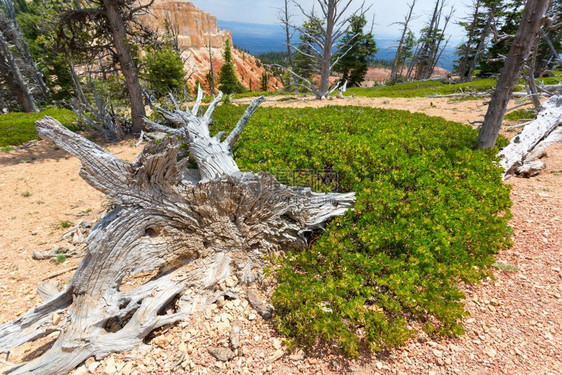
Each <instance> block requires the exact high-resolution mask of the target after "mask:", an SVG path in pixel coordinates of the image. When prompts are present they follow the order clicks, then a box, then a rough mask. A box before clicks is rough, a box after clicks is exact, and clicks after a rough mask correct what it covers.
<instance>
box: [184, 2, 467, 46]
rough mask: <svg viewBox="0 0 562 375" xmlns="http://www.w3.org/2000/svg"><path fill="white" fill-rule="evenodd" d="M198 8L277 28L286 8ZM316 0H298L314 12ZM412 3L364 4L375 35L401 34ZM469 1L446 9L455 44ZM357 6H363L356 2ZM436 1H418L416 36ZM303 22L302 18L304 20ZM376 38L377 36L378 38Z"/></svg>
mask: <svg viewBox="0 0 562 375" xmlns="http://www.w3.org/2000/svg"><path fill="white" fill-rule="evenodd" d="M191 1H192V2H193V3H194V4H195V5H196V6H197V7H199V8H200V9H203V10H204V11H206V12H208V13H211V14H212V15H214V16H216V17H217V18H218V19H219V20H224V21H237V22H246V23H259V24H278V23H279V21H278V20H277V16H278V13H279V10H278V9H279V8H280V7H281V6H283V3H284V1H283V0H191ZM314 1H315V0H298V3H299V4H300V5H301V6H302V7H303V8H305V9H307V10H308V9H311V7H312V3H313V2H314ZM411 1H412V0H366V1H365V4H366V5H369V4H370V3H372V4H373V5H372V7H371V10H370V12H369V13H368V19H372V16H373V14H374V15H375V24H374V33H375V34H378V35H379V36H382V37H391V36H396V35H399V34H400V25H396V24H393V23H394V22H400V21H402V20H403V19H404V16H405V15H406V13H407V11H408V4H409V3H411ZM470 2H471V1H470V0H460V1H459V0H448V5H447V8H446V9H448V8H450V7H451V6H452V5H453V6H454V7H455V9H456V11H455V16H454V19H453V20H452V22H451V24H450V26H449V27H448V31H447V34H449V35H451V36H452V38H451V39H452V40H454V41H460V40H462V38H463V29H462V28H461V27H460V26H458V25H457V24H456V23H457V22H458V21H459V20H460V19H462V18H465V17H466V16H467V15H468V13H469V8H468V4H470ZM355 3H356V4H357V6H360V5H361V1H360V0H356V1H355ZM434 6H435V0H417V2H416V7H415V8H414V17H415V20H414V21H413V22H412V30H413V31H414V32H415V33H416V34H417V33H418V32H419V30H420V29H421V28H422V27H423V26H424V25H425V24H426V23H427V20H428V18H429V16H430V14H431V12H432V11H433V8H434ZM292 13H293V14H294V15H295V16H297V17H296V19H297V20H298V19H299V17H298V15H299V13H300V11H299V10H298V9H296V7H294V6H293V11H292ZM301 20H302V18H301ZM375 36H376V35H375Z"/></svg>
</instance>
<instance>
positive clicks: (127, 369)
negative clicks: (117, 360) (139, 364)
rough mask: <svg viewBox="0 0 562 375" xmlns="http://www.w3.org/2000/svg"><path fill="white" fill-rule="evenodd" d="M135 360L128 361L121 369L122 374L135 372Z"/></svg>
mask: <svg viewBox="0 0 562 375" xmlns="http://www.w3.org/2000/svg"><path fill="white" fill-rule="evenodd" d="M133 368H134V366H133V362H127V364H126V365H125V367H123V368H122V369H121V374H123V375H130V374H131V373H132V372H133Z"/></svg>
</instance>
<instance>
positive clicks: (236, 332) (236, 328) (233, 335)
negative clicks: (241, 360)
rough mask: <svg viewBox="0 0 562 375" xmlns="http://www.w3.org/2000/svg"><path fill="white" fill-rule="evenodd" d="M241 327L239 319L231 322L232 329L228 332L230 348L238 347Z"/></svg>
mask: <svg viewBox="0 0 562 375" xmlns="http://www.w3.org/2000/svg"><path fill="white" fill-rule="evenodd" d="M241 329H242V323H241V322H240V321H239V320H236V321H234V323H232V331H231V332H230V345H232V348H234V349H238V347H239V346H240V330H241Z"/></svg>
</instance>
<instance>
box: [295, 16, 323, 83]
mask: <svg viewBox="0 0 562 375" xmlns="http://www.w3.org/2000/svg"><path fill="white" fill-rule="evenodd" d="M321 22H322V21H321V20H320V19H318V18H315V19H312V20H309V21H307V22H305V23H304V24H303V25H302V28H303V30H305V31H306V33H301V34H300V36H299V40H300V43H299V45H298V47H297V48H295V51H296V53H295V55H294V61H293V64H294V72H295V73H296V74H298V75H299V76H301V77H303V78H306V79H311V78H312V76H313V75H314V74H319V73H320V67H319V66H318V59H317V58H316V57H315V55H316V53H317V52H316V51H315V50H314V47H313V45H314V38H315V37H316V38H319V37H320V27H319V26H318V25H319V24H321Z"/></svg>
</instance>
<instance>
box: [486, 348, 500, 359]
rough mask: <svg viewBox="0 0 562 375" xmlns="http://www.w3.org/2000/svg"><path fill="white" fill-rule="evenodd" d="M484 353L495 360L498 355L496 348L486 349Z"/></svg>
mask: <svg viewBox="0 0 562 375" xmlns="http://www.w3.org/2000/svg"><path fill="white" fill-rule="evenodd" d="M484 353H486V355H488V357H490V358H494V357H495V356H496V354H497V351H496V349H494V348H486V349H484Z"/></svg>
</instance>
